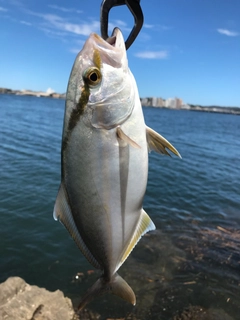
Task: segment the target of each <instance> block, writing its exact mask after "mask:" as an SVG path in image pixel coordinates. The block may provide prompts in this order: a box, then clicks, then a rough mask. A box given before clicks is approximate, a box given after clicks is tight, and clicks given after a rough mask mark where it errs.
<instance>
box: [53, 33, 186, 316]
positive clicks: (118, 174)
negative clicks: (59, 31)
mask: <svg viewBox="0 0 240 320" xmlns="http://www.w3.org/2000/svg"><path fill="white" fill-rule="evenodd" d="M167 149H168V150H167ZM151 150H154V151H156V152H158V153H160V154H165V155H170V153H169V152H168V151H169V150H170V151H171V152H173V153H174V154H176V155H177V156H179V157H181V156H180V153H179V152H178V151H177V150H176V149H175V148H174V147H173V146H172V145H171V144H170V143H169V142H168V141H167V140H166V139H165V138H164V137H162V136H161V135H160V134H158V133H157V132H156V131H154V130H153V129H151V128H150V127H148V126H146V124H145V121H144V116H143V111H142V106H141V102H140V98H139V93H138V88H137V85H136V81H135V79H134V76H133V74H132V73H131V71H130V69H129V67H128V59H127V54H126V48H125V43H124V38H123V35H122V32H121V30H120V29H118V28H115V29H114V31H113V33H112V36H111V37H110V38H109V39H107V40H104V39H103V38H101V37H100V36H99V35H97V34H95V33H92V34H90V36H89V38H88V39H87V40H86V42H85V44H84V46H83V48H82V50H81V51H80V52H79V54H78V55H77V57H76V60H75V62H74V64H73V67H72V71H71V74H70V78H69V82H68V87H67V94H66V106H65V115H64V123H63V134H62V148H61V184H60V188H59V191H58V195H57V198H56V202H55V205H54V213H53V215H54V219H55V220H59V221H60V222H61V223H62V224H63V225H64V226H65V227H66V229H67V230H68V232H69V233H70V235H71V237H72V238H73V239H74V241H75V242H76V244H77V246H78V247H79V249H80V250H81V252H82V253H83V255H84V256H85V257H86V259H87V260H88V261H89V262H90V264H92V265H93V266H94V267H95V268H97V269H100V270H101V271H102V275H101V276H100V277H99V279H98V280H97V281H96V282H95V283H94V284H93V286H92V287H90V289H88V290H87V292H86V294H85V295H84V296H83V298H82V300H81V302H80V304H79V307H78V310H79V311H80V310H81V309H82V308H84V307H85V305H86V304H87V303H89V302H90V301H91V300H93V299H94V298H95V297H97V296H99V295H101V294H103V293H112V294H115V295H117V296H119V297H120V298H122V299H124V300H126V301H128V302H129V303H131V304H133V305H135V304H136V296H135V294H134V291H133V290H132V288H131V287H130V286H129V285H128V283H127V282H126V281H125V280H124V279H123V278H122V277H121V276H120V275H119V274H118V269H119V268H120V267H121V265H122V264H123V263H124V261H125V260H126V259H127V257H128V256H129V254H130V253H131V251H132V249H133V248H134V247H135V245H136V244H137V242H138V241H139V240H140V238H141V237H142V236H143V235H144V234H145V233H146V232H148V231H151V230H154V229H155V225H154V223H153V222H152V220H151V218H150V217H149V216H148V214H147V213H146V212H145V211H144V209H143V198H144V195H145V191H146V186H147V178H148V153H149V152H150V151H151Z"/></svg>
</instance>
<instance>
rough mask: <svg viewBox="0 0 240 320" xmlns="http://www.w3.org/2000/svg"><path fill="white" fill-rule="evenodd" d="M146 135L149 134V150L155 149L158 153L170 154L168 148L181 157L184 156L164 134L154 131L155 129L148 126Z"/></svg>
mask: <svg viewBox="0 0 240 320" xmlns="http://www.w3.org/2000/svg"><path fill="white" fill-rule="evenodd" d="M146 135H147V142H148V149H149V151H151V150H153V151H156V152H157V153H161V154H166V155H168V156H170V154H169V152H168V151H167V150H166V148H167V149H169V150H170V151H172V152H173V153H174V154H175V155H177V156H178V157H179V158H182V157H181V155H180V153H179V152H178V151H177V149H176V148H174V146H173V145H172V144H171V143H170V142H169V141H167V139H165V138H164V137H163V136H161V135H160V134H159V133H157V132H156V131H154V130H153V129H151V128H149V127H147V126H146Z"/></svg>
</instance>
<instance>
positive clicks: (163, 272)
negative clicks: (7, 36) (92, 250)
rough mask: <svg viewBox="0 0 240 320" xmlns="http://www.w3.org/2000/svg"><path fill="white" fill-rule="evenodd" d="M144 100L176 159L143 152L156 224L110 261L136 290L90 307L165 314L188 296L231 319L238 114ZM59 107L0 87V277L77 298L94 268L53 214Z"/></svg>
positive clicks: (235, 293)
mask: <svg viewBox="0 0 240 320" xmlns="http://www.w3.org/2000/svg"><path fill="white" fill-rule="evenodd" d="M143 110H144V114H145V119H146V123H147V125H148V126H150V127H152V128H153V129H155V130H157V131H158V132H160V133H161V134H162V135H163V136H165V137H166V138H167V139H168V140H169V141H170V142H171V143H173V145H174V146H175V147H176V148H177V149H178V150H179V152H180V153H181V155H182V157H183V159H182V160H180V159H178V158H176V157H173V158H169V157H161V156H159V155H157V154H155V153H151V154H150V161H149V181H148V187H147V192H146V197H145V201H144V208H145V210H146V211H147V212H148V214H149V215H150V216H151V218H152V220H153V221H154V223H155V224H156V226H157V230H156V231H155V232H153V233H151V234H150V233H149V235H148V236H146V237H144V238H143V239H142V240H141V241H140V242H139V244H138V245H137V247H136V248H135V249H134V251H133V252H132V254H131V256H130V257H129V259H128V260H127V261H126V263H125V264H124V265H123V267H122V268H121V269H120V271H119V273H120V275H122V276H123V277H124V278H125V279H126V280H127V281H128V283H129V284H130V285H131V286H132V288H133V289H134V291H135V293H136V295H137V306H136V308H135V309H132V307H131V306H129V305H128V304H125V303H124V302H122V301H121V300H120V299H117V298H116V297H111V296H103V297H101V298H99V299H97V300H96V301H95V302H94V303H92V304H90V305H89V308H90V309H92V310H93V311H94V312H97V313H99V314H101V315H102V319H106V318H107V317H109V318H110V317H118V318H120V317H123V315H124V314H127V313H135V314H136V316H137V317H138V319H144V317H145V319H161V320H169V319H171V318H172V317H173V315H174V314H176V313H177V312H181V311H182V310H183V309H184V308H187V307H189V305H193V306H201V307H202V308H206V309H208V310H209V309H214V310H218V312H221V311H219V310H222V314H225V313H226V314H228V315H229V317H231V319H235V320H238V315H239V314H240V306H239V299H240V275H239V262H240V254H239V250H240V237H239V230H240V228H239V223H240V210H239V204H240V199H239V190H240V179H239V175H240V173H239V169H240V141H239V139H238V136H239V133H240V118H239V117H238V116H235V115H229V114H227V115H224V114H215V113H204V112H189V111H187V110H181V111H179V110H171V109H170V110H169V109H158V108H151V107H148V108H143ZM63 114H64V100H61V99H50V98H36V97H28V96H11V95H0V119H1V127H0V139H1V149H0V162H1V173H0V174H1V177H0V189H1V198H0V210H1V212H0V225H1V227H0V228H1V229H0V230H1V231H0V233H1V242H0V256H1V264H0V282H2V281H4V280H6V279H7V278H8V277H9V276H21V277H23V278H24V279H25V280H26V281H27V282H28V283H30V284H35V285H39V286H42V287H46V288H47V289H48V290H57V289H60V290H63V292H64V294H65V295H67V296H68V297H70V298H72V300H73V301H74V303H75V304H77V302H78V301H79V299H80V296H81V295H82V293H83V292H85V291H86V289H87V288H88V287H89V286H90V285H91V284H92V283H93V282H94V281H95V279H96V277H97V275H96V272H95V271H94V272H93V271H92V270H93V267H92V266H91V265H89V264H88V263H87V262H86V260H85V258H84V257H83V256H82V254H81V253H80V251H79V250H78V249H77V247H76V246H75V244H74V242H73V240H72V239H71V238H70V237H69V235H68V232H67V231H66V230H65V229H64V228H63V226H62V225H61V224H60V223H57V222H55V221H54V220H53V218H52V210H53V205H54V201H55V198H56V194H57V191H58V186H59V183H60V148H61V135H62V121H63ZM219 319H221V318H220V317H219ZM226 319H227V318H226ZM228 319H230V318H228Z"/></svg>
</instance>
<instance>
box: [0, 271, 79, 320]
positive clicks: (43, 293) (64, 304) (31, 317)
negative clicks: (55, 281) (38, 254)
mask: <svg viewBox="0 0 240 320" xmlns="http://www.w3.org/2000/svg"><path fill="white" fill-rule="evenodd" d="M74 318H75V314H74V310H73V307H72V302H71V300H70V299H69V298H65V297H64V295H63V293H62V292H61V291H59V290H57V291H55V292H49V291H47V290H46V289H44V288H39V287H37V286H31V285H29V284H27V283H26V282H25V281H24V280H23V279H21V278H19V277H11V278H8V279H7V280H6V281H5V282H3V283H1V284H0V319H4V320H73V319H74ZM75 319H76V318H75Z"/></svg>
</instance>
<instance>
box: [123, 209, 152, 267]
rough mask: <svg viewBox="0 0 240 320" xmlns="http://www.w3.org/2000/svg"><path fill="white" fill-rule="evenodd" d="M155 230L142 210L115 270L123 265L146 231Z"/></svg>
mask: <svg viewBox="0 0 240 320" xmlns="http://www.w3.org/2000/svg"><path fill="white" fill-rule="evenodd" d="M155 229H156V227H155V224H154V223H153V222H152V220H151V219H150V217H149V215H148V214H147V213H146V212H145V211H144V210H143V209H142V211H141V216H140V219H139V222H138V225H137V227H136V230H135V232H134V234H133V236H132V239H131V241H130V243H129V244H128V246H127V249H126V250H125V252H124V254H123V257H122V258H121V261H120V264H119V265H118V266H117V269H118V268H120V266H121V265H122V264H123V263H124V261H125V260H126V259H127V257H128V256H129V254H130V253H131V251H132V250H133V248H134V247H135V246H136V244H137V243H138V241H139V240H140V239H141V237H142V236H143V235H144V234H145V233H147V232H148V231H151V230H155Z"/></svg>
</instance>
